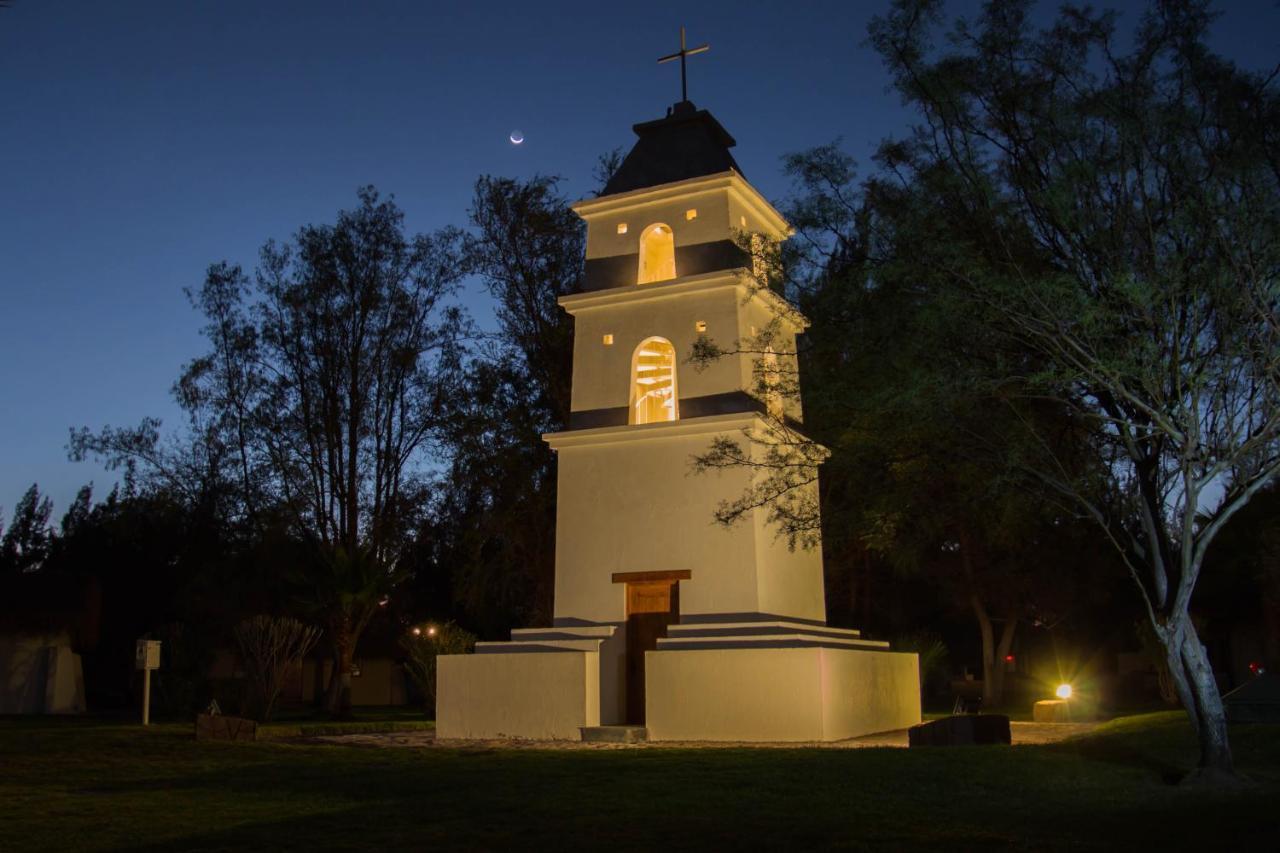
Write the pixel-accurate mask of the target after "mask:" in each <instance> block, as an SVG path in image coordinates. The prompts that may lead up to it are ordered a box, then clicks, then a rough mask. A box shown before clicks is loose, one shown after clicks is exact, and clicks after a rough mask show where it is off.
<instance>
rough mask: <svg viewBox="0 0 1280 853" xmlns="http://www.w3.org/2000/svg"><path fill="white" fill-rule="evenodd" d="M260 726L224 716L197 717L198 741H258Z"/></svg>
mask: <svg viewBox="0 0 1280 853" xmlns="http://www.w3.org/2000/svg"><path fill="white" fill-rule="evenodd" d="M257 739H258V724H257V723H256V722H254V721H253V720H246V719H244V718H242V717H226V716H223V715H222V714H197V715H196V740H257Z"/></svg>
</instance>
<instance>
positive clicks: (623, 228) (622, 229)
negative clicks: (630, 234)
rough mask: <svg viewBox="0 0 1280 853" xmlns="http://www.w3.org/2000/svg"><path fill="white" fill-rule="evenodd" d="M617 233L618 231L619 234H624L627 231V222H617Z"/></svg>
mask: <svg viewBox="0 0 1280 853" xmlns="http://www.w3.org/2000/svg"><path fill="white" fill-rule="evenodd" d="M618 233H619V234H626V233H627V223H625V222H619V223H618Z"/></svg>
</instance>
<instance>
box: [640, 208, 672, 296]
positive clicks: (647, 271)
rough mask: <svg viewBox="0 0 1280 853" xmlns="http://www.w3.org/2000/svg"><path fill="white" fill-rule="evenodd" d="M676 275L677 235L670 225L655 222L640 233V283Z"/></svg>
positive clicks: (662, 279)
mask: <svg viewBox="0 0 1280 853" xmlns="http://www.w3.org/2000/svg"><path fill="white" fill-rule="evenodd" d="M675 277H676V237H675V234H673V233H672V232H671V228H670V227H669V226H666V225H663V224H662V223H661V222H655V223H654V224H653V225H650V226H649V227H648V228H646V229H644V231H643V232H642V233H641V234H640V279H639V281H640V283H641V284H648V283H649V282H651V281H666V280H667V279H669V278H675Z"/></svg>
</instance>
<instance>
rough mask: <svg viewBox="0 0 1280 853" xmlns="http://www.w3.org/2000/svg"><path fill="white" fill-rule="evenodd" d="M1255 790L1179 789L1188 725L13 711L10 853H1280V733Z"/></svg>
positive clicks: (1248, 747) (1244, 754) (8, 736)
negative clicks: (665, 742)
mask: <svg viewBox="0 0 1280 853" xmlns="http://www.w3.org/2000/svg"><path fill="white" fill-rule="evenodd" d="M1233 743H1234V748H1235V751H1236V755H1237V757H1238V762H1239V765H1240V768H1241V770H1242V771H1243V772H1244V773H1246V774H1248V776H1249V777H1250V778H1251V780H1252V784H1251V785H1249V786H1247V787H1245V788H1242V789H1239V790H1233V791H1204V790H1196V789H1187V788H1183V787H1179V786H1177V785H1173V784H1170V782H1171V781H1172V780H1174V779H1176V778H1178V777H1179V776H1181V774H1182V773H1184V772H1186V771H1187V770H1189V769H1190V768H1191V766H1192V765H1193V764H1194V758H1195V746H1194V742H1193V740H1192V738H1191V736H1190V732H1189V730H1188V728H1187V725H1186V722H1185V718H1183V717H1182V716H1181V715H1179V714H1173V713H1168V714H1155V715H1144V716H1141V717H1127V718H1122V719H1119V720H1115V721H1112V722H1110V723H1107V724H1105V725H1104V726H1103V727H1102V728H1101V729H1100V730H1099V731H1098V732H1097V733H1096V734H1094V735H1091V736H1089V737H1087V738H1082V739H1080V740H1077V741H1072V742H1068V743H1064V744H1058V745H1055V746H1048V747H1015V748H1007V747H1006V748H999V747H965V748H954V749H933V750H901V749H860V750H835V749H794V750H792V749H703V750H688V749H636V750H610V751H603V750H602V751H551V750H527V749H519V750H503V749H479V748H477V749H462V750H452V749H375V748H370V747H356V746H331V745H317V744H298V743H280V742H271V743H248V744H228V743H196V742H194V740H192V738H191V727H189V726H185V725H177V724H169V725H161V726H157V727H153V728H151V729H149V730H143V729H141V728H139V727H136V726H124V725H119V724H114V723H111V724H108V723H102V722H95V721H92V720H50V719H37V720H32V719H23V720H14V719H9V720H0V850H4V851H25V850H51V851H52V850H57V851H68V850H114V849H130V850H173V851H177V850H240V851H243V850H264V849H270V850H308V851H314V850H385V851H416V850H426V849H468V850H484V849H516V848H519V849H559V850H579V849H603V850H631V849H636V850H641V849H664V848H665V849H773V850H798V849H815V848H818V849H830V848H839V849H849V850H970V849H983V850H1001V849H1037V850H1039V849H1047V850H1081V849H1083V850H1101V849H1133V850H1145V849H1155V848H1157V847H1158V848H1162V849H1165V850H1180V849H1187V848H1192V847H1201V848H1202V849H1221V848H1222V847H1223V846H1225V845H1228V844H1230V845H1233V846H1234V845H1236V844H1243V845H1246V847H1247V848H1256V849H1275V844H1276V841H1277V837H1278V836H1277V833H1280V728H1277V727H1263V726H1255V727H1244V728H1239V729H1235V730H1233Z"/></svg>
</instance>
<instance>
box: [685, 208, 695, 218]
mask: <svg viewBox="0 0 1280 853" xmlns="http://www.w3.org/2000/svg"><path fill="white" fill-rule="evenodd" d="M684 218H685V219H687V220H694V219H697V218H698V209H697V208H696V207H691V208H689V209H688V210H686V211H685V212H684Z"/></svg>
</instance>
